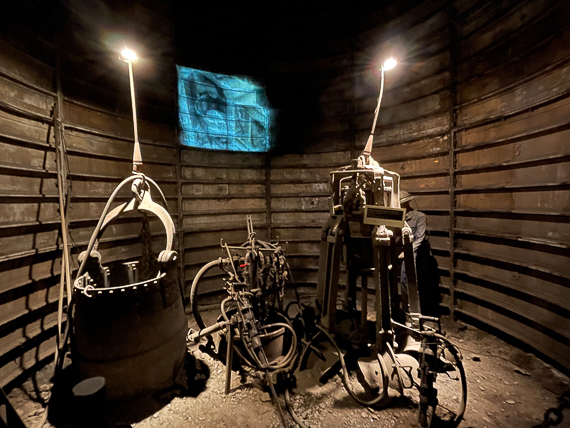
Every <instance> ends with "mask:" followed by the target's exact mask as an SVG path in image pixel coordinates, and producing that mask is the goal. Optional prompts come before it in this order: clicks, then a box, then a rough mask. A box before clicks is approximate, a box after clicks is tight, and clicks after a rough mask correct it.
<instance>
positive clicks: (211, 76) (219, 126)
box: [176, 66, 271, 152]
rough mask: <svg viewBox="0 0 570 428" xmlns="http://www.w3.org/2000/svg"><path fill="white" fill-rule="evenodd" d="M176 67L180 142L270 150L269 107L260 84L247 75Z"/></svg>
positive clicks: (224, 147)
mask: <svg viewBox="0 0 570 428" xmlns="http://www.w3.org/2000/svg"><path fill="white" fill-rule="evenodd" d="M176 68H177V70H178V115H179V120H180V126H181V128H182V134H181V136H180V140H181V142H182V144H184V145H187V146H191V147H202V148H207V149H215V150H232V151H244V152H264V151H267V150H268V149H269V147H270V137H271V135H270V129H269V128H270V124H271V123H270V122H271V110H270V109H269V107H268V103H267V98H266V96H265V90H264V89H263V87H261V86H259V85H258V84H256V83H255V82H253V81H252V80H251V79H248V78H246V77H237V76H227V75H224V74H216V73H211V72H208V71H201V70H195V69H192V68H187V67H180V66H176Z"/></svg>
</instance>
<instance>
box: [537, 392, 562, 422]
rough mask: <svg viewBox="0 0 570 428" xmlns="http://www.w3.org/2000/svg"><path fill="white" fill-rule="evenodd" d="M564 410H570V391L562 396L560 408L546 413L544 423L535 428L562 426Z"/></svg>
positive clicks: (554, 408) (553, 408)
mask: <svg viewBox="0 0 570 428" xmlns="http://www.w3.org/2000/svg"><path fill="white" fill-rule="evenodd" d="M564 409H570V389H569V390H568V391H566V392H565V393H564V394H562V395H561V396H560V404H558V407H552V408H550V409H548V410H547V411H546V413H544V422H542V423H541V424H540V425H535V426H534V428H546V427H555V426H557V425H560V423H561V422H562V419H563V418H564V415H563V413H562V412H563V411H564Z"/></svg>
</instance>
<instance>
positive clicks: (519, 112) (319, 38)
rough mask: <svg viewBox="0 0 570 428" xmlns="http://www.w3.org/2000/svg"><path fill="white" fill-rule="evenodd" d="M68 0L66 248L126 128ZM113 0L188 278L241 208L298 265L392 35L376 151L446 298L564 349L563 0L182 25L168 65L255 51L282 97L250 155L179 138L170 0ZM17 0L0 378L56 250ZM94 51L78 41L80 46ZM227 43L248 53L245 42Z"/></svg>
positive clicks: (473, 314) (42, 87)
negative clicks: (229, 38) (412, 200)
mask: <svg viewBox="0 0 570 428" xmlns="http://www.w3.org/2000/svg"><path fill="white" fill-rule="evenodd" d="M81 3H82V2H71V3H70V4H72V5H75V6H74V7H75V9H74V8H73V7H72V8H71V10H68V12H67V13H68V14H69V19H71V21H73V22H75V23H76V24H77V25H74V26H73V30H72V31H71V33H70V40H69V41H68V42H69V43H75V45H74V46H79V47H80V48H81V49H79V48H78V49H79V50H77V51H76V53H75V54H74V53H73V52H71V51H70V52H68V53H67V54H66V55H64V56H63V58H62V64H63V66H62V68H63V73H62V86H63V92H64V96H65V97H66V103H65V106H64V107H65V108H64V120H65V122H66V124H67V125H68V126H67V131H66V136H67V143H68V148H69V156H70V163H71V168H72V179H73V182H74V187H73V199H72V207H73V209H72V211H71V217H72V230H73V232H72V233H73V237H74V239H75V241H76V242H77V244H78V246H79V247H81V245H84V243H85V241H86V240H87V239H88V234H89V233H90V231H91V230H92V227H93V225H94V222H95V217H96V214H95V213H97V212H99V210H100V209H101V207H102V204H103V203H104V201H105V200H106V198H107V196H108V194H109V192H110V191H111V188H112V187H113V186H114V184H115V183H116V182H117V180H118V178H120V177H122V176H124V175H125V174H128V173H129V172H130V166H129V159H130V153H131V152H130V150H131V143H130V138H132V137H131V136H132V131H131V129H130V128H131V122H130V119H129V113H130V112H129V107H130V106H129V98H128V88H127V87H126V85H127V80H126V72H125V73H123V71H125V70H122V69H121V68H120V66H117V65H116V64H115V63H114V61H115V59H114V58H110V57H109V58H102V57H101V55H102V54H103V51H104V48H102V47H100V46H99V45H100V44H101V40H102V39H99V38H98V37H95V36H94V35H95V34H98V33H97V31H95V30H96V27H94V26H93V25H92V24H93V22H95V21H94V20H93V19H91V20H89V19H84V17H85V16H86V15H88V16H92V15H93V14H91V12H89V10H86V9H81V8H79V9H77V7H79V6H77V5H79V4H81ZM123 3H124V4H123ZM127 3H128V2H113V3H112V4H113V5H112V7H111V6H109V5H107V7H108V8H110V9H105V10H107V12H106V13H105V14H104V15H105V16H106V17H107V18H108V19H110V20H111V21H112V22H111V21H109V22H111V23H112V24H113V25H117V23H118V22H120V20H119V19H118V18H117V17H121V16H123V17H125V19H128V17H132V16H135V17H136V19H135V20H134V21H133V22H131V23H130V25H131V26H132V28H131V30H133V31H135V30H136V29H137V28H138V32H139V35H141V37H144V35H146V39H147V40H146V42H147V43H149V46H152V49H151V50H149V52H150V55H151V56H152V57H153V59H154V60H156V62H155V63H154V66H153V67H150V69H147V70H146V72H148V74H146V75H145V69H144V67H143V65H141V69H140V75H139V76H140V77H138V80H137V94H138V97H139V99H140V102H139V106H140V108H139V109H140V111H141V115H142V117H143V119H146V120H150V122H155V123H154V124H153V123H150V122H143V123H141V130H140V135H141V138H142V139H144V140H145V144H144V145H143V156H144V158H145V160H146V161H147V164H148V166H147V170H146V171H147V172H149V173H150V174H151V175H152V176H153V177H154V178H156V179H158V180H159V182H160V184H161V186H163V188H164V189H165V190H166V193H167V197H168V198H169V204H170V211H171V213H172V214H174V217H175V218H176V221H177V223H178V225H179V226H180V230H179V232H180V233H179V238H180V239H179V241H180V245H181V248H182V249H183V251H184V257H183V260H184V269H183V273H184V277H183V278H184V281H185V285H186V289H187V288H188V287H189V285H190V283H191V280H192V279H193V277H194V275H195V273H196V272H197V270H198V269H199V268H200V267H201V266H202V265H203V264H204V263H205V262H207V261H209V260H211V259H214V258H217V257H219V256H220V255H221V254H220V250H219V239H220V237H224V238H225V239H226V241H228V242H230V243H238V242H241V241H243V240H244V239H245V235H246V225H245V216H246V214H252V215H253V217H254V226H255V228H256V230H257V231H258V234H259V236H260V237H261V238H266V237H268V236H271V237H273V238H276V237H277V236H279V237H280V239H281V240H282V241H288V242H289V244H288V252H287V254H288V259H289V261H290V262H291V264H292V267H293V270H294V275H295V277H296V279H297V280H298V281H299V282H306V283H314V282H315V281H316V276H317V264H318V263H317V262H318V241H319V238H320V228H321V226H322V224H323V223H324V221H325V220H326V218H327V216H328V213H327V197H328V193H329V189H328V181H329V171H330V170H331V169H333V168H336V167H338V166H342V165H346V164H348V163H349V161H350V159H351V158H353V157H355V155H356V154H358V152H359V151H360V150H361V149H362V147H363V146H364V143H365V141H366V138H367V136H368V133H369V127H370V126H371V123H372V118H373V110H374V107H375V101H376V97H377V92H378V83H379V75H378V65H379V62H380V60H381V58H382V57H383V55H385V54H388V53H393V54H398V55H399V56H401V58H402V60H403V64H401V65H400V66H399V67H398V68H397V69H395V70H394V71H392V72H390V73H387V76H386V79H387V81H386V84H387V87H386V92H385V98H384V101H383V104H382V110H381V112H380V118H379V127H378V129H377V132H376V137H375V146H374V152H373V156H374V157H375V158H376V159H377V160H378V161H379V162H380V163H381V165H382V166H385V167H386V168H389V169H392V170H395V171H397V172H399V173H401V175H402V178H403V179H402V185H403V187H404V188H406V189H407V190H409V191H411V192H412V193H414V194H416V195H417V198H416V199H417V202H418V205H419V208H420V209H421V210H422V211H424V212H426V213H427V214H428V219H429V227H430V233H431V242H432V247H433V249H434V253H435V255H436V258H437V260H438V263H439V267H440V271H441V273H442V292H443V293H444V302H443V304H444V305H445V306H446V307H448V308H449V309H450V311H453V312H454V314H456V315H458V316H461V317H463V318H464V319H466V320H470V321H477V322H478V323H484V324H486V325H488V326H491V327H493V328H495V329H497V331H500V332H503V333H506V334H508V335H510V336H511V337H513V338H516V339H518V340H520V341H521V342H522V343H525V344H527V345H530V346H531V347H533V348H534V349H535V350H537V351H539V352H540V353H542V355H543V356H546V357H548V358H549V359H551V360H552V361H554V362H556V363H557V364H558V366H560V367H562V368H566V370H568V369H570V367H569V361H568V358H567V355H569V351H570V350H569V349H568V346H567V344H568V339H569V336H568V331H570V329H569V328H568V327H570V325H569V319H570V306H568V305H569V303H568V302H570V295H569V283H570V280H569V277H570V272H568V268H567V266H568V265H569V264H568V256H569V255H570V254H569V244H568V243H569V241H570V240H569V237H570V229H569V227H568V225H569V224H570V221H569V218H570V217H569V216H570V212H569V197H568V171H569V169H568V159H569V158H568V153H567V152H568V144H566V142H565V137H566V133H567V131H568V128H569V123H570V122H569V120H568V117H569V116H568V109H569V108H570V107H568V106H569V105H570V104H569V103H570V101H569V100H568V93H569V87H570V85H569V83H568V72H567V65H568V59H570V48H569V47H568V46H570V44H569V43H567V39H568V35H569V34H570V33H568V28H569V27H568V25H567V24H566V22H564V17H565V16H566V15H567V14H568V10H567V9H568V7H569V6H568V5H567V4H566V2H562V1H550V0H540V1H532V2H531V1H524V2H515V1H504V2H492V1H483V0H455V1H451V2H450V1H439V0H436V1H429V2H428V1H424V2H421V1H417V0H416V1H412V0H410V1H399V2H393V3H392V4H387V5H385V6H383V7H382V8H380V7H379V6H376V5H374V4H372V3H370V2H362V3H363V4H358V5H355V4H352V3H350V2H343V1H337V2H330V4H329V5H328V7H327V8H319V7H317V6H316V5H303V4H302V2H298V4H297V3H295V2H292V3H290V4H288V5H287V6H285V5H281V6H275V7H276V9H275V10H272V11H266V12H265V13H262V12H260V15H259V14H258V15H259V16H256V17H255V19H265V21H266V22H265V23H264V24H263V25H262V26H260V27H259V29H258V28H255V29H249V30H248V31H246V32H245V33H244V34H242V35H241V37H242V38H241V39H239V37H240V32H239V31H233V30H232V29H231V28H230V27H228V28H226V29H225V30H224V33H223V34H235V37H236V39H239V40H238V41H239V42H240V43H241V45H240V46H241V48H240V49H237V50H232V49H230V48H227V49H225V50H216V49H215V48H216V46H214V45H208V42H207V40H206V39H204V40H202V41H201V44H200V45H199V46H197V47H196V46H195V47H194V48H192V44H197V43H198V41H197V40H194V39H192V40H189V41H184V44H188V46H190V47H189V48H188V49H189V51H188V52H187V54H188V55H190V56H192V55H193V54H195V60H196V61H195V62H192V63H190V62H189V63H187V64H182V65H189V66H195V67H201V68H204V69H209V70H211V71H219V72H225V73H236V74H243V73H246V72H247V71H248V70H249V71H254V73H252V74H253V75H255V77H258V78H260V79H261V80H262V81H263V83H264V84H265V85H266V87H267V90H268V97H269V99H270V101H271V102H272V103H273V105H274V107H276V108H277V109H278V111H279V113H280V121H279V127H278V130H277V131H278V141H279V143H278V147H277V150H276V151H275V152H272V153H270V154H268V155H265V154H246V153H227V152H223V153H222V152H208V151H203V150H196V149H189V148H183V147H179V146H178V145H177V144H176V135H175V117H176V114H175V110H174V106H175V99H174V98H175V93H176V91H175V81H174V79H175V72H174V59H173V57H174V55H173V53H172V51H171V45H170V44H169V43H170V42H171V41H172V40H171V39H172V38H173V37H174V35H173V33H172V28H171V26H170V23H171V21H170V18H169V13H170V12H168V11H167V12H165V11H164V9H163V10H162V11H158V12H157V11H153V10H152V9H153V8H152V7H151V6H152V5H153V4H154V3H153V2H152V1H141V2H139V3H137V4H135V5H130V6H129V5H128V4H127ZM21 4H22V5H23V6H20V7H22V8H24V10H25V11H27V12H26V13H22V14H20V15H19V16H21V17H22V18H21V21H16V22H12V23H11V26H10V27H9V28H10V29H11V31H10V33H9V34H8V33H2V34H3V37H2V38H1V42H0V43H1V44H2V49H0V55H1V58H2V61H0V88H1V90H0V97H1V99H0V101H2V103H0V123H1V129H0V144H1V145H2V147H3V149H2V154H3V157H2V159H1V160H0V182H1V183H3V184H2V187H1V188H0V193H1V195H2V201H1V202H0V209H1V210H2V219H1V224H0V240H1V241H2V244H3V245H2V248H3V249H4V250H3V253H2V255H1V259H0V279H1V283H2V284H4V285H3V286H2V287H1V288H0V305H1V306H0V307H1V311H0V350H1V353H2V357H0V358H1V359H0V383H2V384H6V383H7V382H10V381H12V380H13V379H15V378H16V377H17V376H19V375H21V374H22V373H23V372H25V371H26V370H28V369H30V368H31V367H34V364H35V363H36V362H38V361H44V360H45V357H46V356H47V355H48V354H49V350H50V349H51V345H52V343H53V341H54V333H55V329H54V327H53V326H54V323H55V315H54V312H53V311H54V309H55V303H54V302H55V299H56V294H57V291H56V289H57V282H58V278H57V274H58V272H59V264H60V262H59V258H58V257H59V250H58V247H57V246H58V245H59V243H58V240H57V234H58V232H57V231H58V214H57V197H56V195H57V193H56V190H57V189H56V188H55V180H56V177H55V172H54V171H55V170H54V168H55V166H54V160H53V143H52V142H51V139H50V138H49V137H48V134H49V129H48V127H49V123H50V121H51V119H50V114H51V108H52V106H53V102H54V99H55V86H54V84H53V78H54V77H55V65H56V64H55V49H56V48H55V46H56V40H55V34H54V31H53V28H52V27H50V26H49V25H39V24H38V23H41V22H42V19H41V18H42V17H45V16H48V17H49V16H50V15H49V13H46V10H47V11H48V12H49V8H48V9H46V8H43V9H42V8H41V7H38V6H37V5H33V4H32V2H23V3H21ZM98 4H103V5H104V4H105V3H104V2H101V3H98ZM157 4H159V3H158V2H157ZM145 5H146V6H145ZM84 7H86V6H84ZM26 8H27V9H26ZM132 8H134V9H136V10H134V9H132ZM296 8H297V9H296ZM265 15H270V17H269V18H268V17H267V16H265ZM5 16H6V15H5ZM93 16H94V15H93ZM52 18H53V16H52ZM111 18H112V19H111ZM252 19H253V18H252ZM113 20H114V21H113ZM48 21H49V20H48ZM226 21H227V22H226ZM226 21H224V23H225V24H228V25H229V24H230V23H231V21H232V20H231V19H229V18H227V19H226ZM46 22H47V21H46ZM204 26H206V24H204ZM4 28H5V27H4ZM50 28H51V29H50ZM145 29H146V30H148V31H146V30H145ZM257 30H259V31H257ZM82 35H83V36H84V40H83V41H84V42H85V43H81V42H79V41H78V40H79V39H81V37H82ZM254 36H255V37H254ZM257 36H259V37H257ZM256 37H257V38H256ZM169 40H170V42H169ZM98 46H99V47H98ZM91 49H93V52H95V53H96V55H93V56H90V55H88V54H86V53H89V52H91ZM256 49H257V51H256ZM240 52H241V53H244V54H245V53H247V55H245V56H244V57H243V58H242V60H241V61H240ZM255 52H258V55H256V54H255ZM224 54H227V55H228V56H227V58H226V57H225V56H224ZM214 57H215V58H214ZM252 58H254V59H255V61H250V60H251V59H252ZM122 79H124V80H122ZM117 112H118V113H117ZM157 123H159V124H157ZM178 189H180V191H179V190H178ZM156 226H158V225H156V224H154V223H153V224H152V227H153V230H154V231H156V232H157V236H158V235H159V234H160V229H159V228H158V227H157V228H156V229H154V228H155V227H156ZM138 233H139V229H138V224H137V223H136V222H132V221H130V220H125V222H121V223H120V224H118V225H117V226H116V227H115V228H114V229H112V230H110V231H109V234H108V235H107V236H108V242H107V243H106V244H105V245H102V250H103V251H104V252H105V253H106V254H105V255H104V256H108V257H110V258H112V259H117V260H123V259H127V258H129V257H131V256H132V255H134V254H135V253H137V252H138V251H140V248H139V246H140V245H139V243H138V239H137V234H138ZM205 283H206V285H205V286H204V289H203V290H202V291H204V292H208V291H213V290H216V289H219V288H220V287H221V285H222V284H221V283H220V281H219V275H218V274H217V273H214V272H212V276H211V277H209V278H207V279H206V280H205Z"/></svg>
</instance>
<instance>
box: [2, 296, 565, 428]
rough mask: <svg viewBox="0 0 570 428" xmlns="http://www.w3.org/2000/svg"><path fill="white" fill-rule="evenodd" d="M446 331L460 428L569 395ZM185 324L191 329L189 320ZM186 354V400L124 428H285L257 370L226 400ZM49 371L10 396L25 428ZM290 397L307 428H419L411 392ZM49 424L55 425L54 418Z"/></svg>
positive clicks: (551, 379) (213, 363) (523, 359)
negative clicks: (456, 364) (368, 404)
mask: <svg viewBox="0 0 570 428" xmlns="http://www.w3.org/2000/svg"><path fill="white" fill-rule="evenodd" d="M208 308H210V309H212V311H211V312H209V313H208V315H207V316H205V318H209V319H210V321H211V320H212V319H215V314H216V311H215V309H216V305H209V306H208ZM206 309H207V308H206ZM206 309H204V310H206ZM443 324H444V330H446V331H447V337H448V338H450V339H451V340H452V341H453V342H454V343H455V344H456V345H457V346H458V347H459V348H460V349H461V352H462V353H463V357H464V360H463V363H464V366H465V371H466V374H467V383H468V400H467V410H466V413H465V418H464V420H463V422H461V424H460V425H459V426H460V427H464V428H467V427H472V428H493V427H516V428H526V427H528V428H531V427H534V426H535V425H537V424H540V423H541V422H542V421H543V419H544V412H545V410H547V409H548V408H551V407H556V406H557V405H558V400H559V397H560V396H561V394H562V393H563V392H564V391H567V390H568V389H569V388H570V384H569V380H568V378H567V377H565V376H564V375H562V374H561V373H560V372H558V371H557V370H555V369H554V368H552V367H551V366H550V365H548V364H546V363H544V362H543V361H541V360H539V359H538V358H536V357H535V356H534V355H532V354H529V353H526V352H523V351H521V350H519V349H517V348H515V347H513V346H511V345H509V344H507V343H505V342H503V341H502V340H500V339H498V338H496V337H494V336H492V335H490V334H488V333H486V332H483V331H481V330H479V329H477V328H474V327H472V326H467V325H465V324H463V323H459V322H457V323H453V322H451V321H450V320H449V319H445V318H444V322H443ZM189 325H190V326H191V327H194V328H195V322H194V320H193V319H192V317H191V316H189ZM190 354H191V356H192V357H193V359H191V361H193V363H192V364H194V365H195V366H196V370H194V373H193V374H192V377H193V379H192V383H193V385H194V386H195V387H194V388H193V390H192V391H191V393H190V394H189V395H190V396H185V397H176V398H173V399H172V400H171V401H170V402H169V403H168V404H165V403H163V404H161V406H162V407H161V408H160V406H158V407H157V408H156V409H154V408H151V407H149V408H146V409H145V410H146V414H150V416H148V417H146V418H144V419H142V420H140V419H139V421H138V422H134V423H133V422H132V420H137V419H132V420H131V423H130V425H129V424H125V425H122V426H123V427H132V428H153V427H162V426H164V427H173V428H175V427H215V428H234V427H235V428H241V427H243V428H245V427H280V426H282V425H281V422H280V419H279V417H278V413H277V410H276V407H275V406H274V404H273V403H272V400H271V396H270V394H269V393H268V392H267V391H266V387H265V384H264V381H263V379H262V376H260V375H259V374H258V373H256V372H254V371H249V372H246V373H242V374H241V375H240V374H238V373H236V372H232V382H231V392H230V394H228V395H225V394H224V385H225V365H224V364H223V363H222V362H221V361H219V360H218V359H216V358H213V356H212V355H210V354H209V353H204V352H202V350H201V349H200V346H199V345H194V346H192V347H190ZM52 370H53V368H52V365H48V366H47V367H45V368H44V369H43V370H41V371H40V372H38V373H36V375H34V377H33V378H31V379H29V380H27V381H26V382H25V383H24V384H23V385H22V386H21V387H20V388H16V389H14V390H12V391H11V392H10V394H9V398H10V400H11V402H12V403H13V405H14V406H15V407H16V409H17V410H18V412H19V413H20V415H21V416H22V419H23V421H24V422H25V423H26V425H27V426H29V427H35V426H36V424H37V422H38V421H39V420H40V418H41V417H42V414H43V412H44V411H45V410H44V406H45V401H46V400H47V399H48V398H49V395H50V387H51V383H50V375H51V371H52ZM437 386H438V384H437V382H436V387H437ZM293 392H294V394H293V396H292V401H293V407H294V409H295V411H296V412H297V414H298V415H299V416H300V417H301V418H302V419H303V420H304V422H305V424H306V425H307V426H310V427H311V428H325V427H351V428H367V427H416V426H418V425H417V392H415V390H411V389H407V390H405V394H404V396H401V397H396V398H394V399H393V400H392V401H391V402H390V403H389V404H388V405H387V406H386V407H385V408H381V409H380V408H377V409H370V408H364V407H362V406H360V405H358V404H357V403H356V402H355V401H354V400H353V399H352V398H351V397H350V396H349V395H348V394H347V392H346V390H345V389H344V387H343V385H342V382H341V380H340V378H339V377H338V376H335V378H333V379H332V380H330V381H329V382H328V383H327V384H325V385H320V384H319V383H318V381H317V377H316V375H315V374H314V373H312V372H311V371H310V370H308V371H305V372H303V373H301V374H299V375H298V376H297V388H296V389H294V391H293ZM439 394H440V397H441V399H442V402H443V401H445V400H448V401H449V402H450V403H451V404H453V402H454V401H455V402H457V401H458V398H457V396H456V395H454V394H455V393H454V392H453V391H451V390H447V389H446V387H443V388H441V389H440V392H439ZM393 395H395V396H397V395H398V394H397V393H393ZM155 410H156V411H155ZM286 418H287V421H288V424H289V425H290V426H296V425H295V424H294V423H293V422H292V420H291V418H290V417H289V415H288V414H286ZM50 421H51V422H54V421H53V420H51V418H50ZM49 426H59V427H62V426H66V424H65V423H57V424H56V423H54V424H53V425H52V424H51V423H47V424H46V427H49ZM558 426H559V427H570V410H565V411H564V420H563V421H562V423H561V424H560V425H558Z"/></svg>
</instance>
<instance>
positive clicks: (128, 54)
mask: <svg viewBox="0 0 570 428" xmlns="http://www.w3.org/2000/svg"><path fill="white" fill-rule="evenodd" d="M119 59H120V60H121V61H125V62H136V61H137V59H138V57H137V54H136V53H135V51H133V50H131V49H123V50H122V51H121V54H120V55H119Z"/></svg>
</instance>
